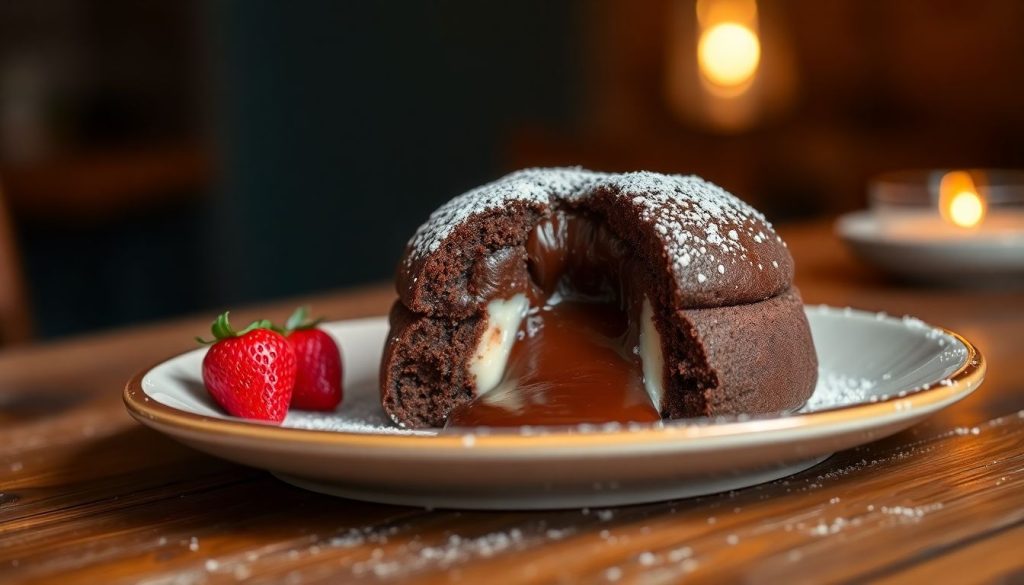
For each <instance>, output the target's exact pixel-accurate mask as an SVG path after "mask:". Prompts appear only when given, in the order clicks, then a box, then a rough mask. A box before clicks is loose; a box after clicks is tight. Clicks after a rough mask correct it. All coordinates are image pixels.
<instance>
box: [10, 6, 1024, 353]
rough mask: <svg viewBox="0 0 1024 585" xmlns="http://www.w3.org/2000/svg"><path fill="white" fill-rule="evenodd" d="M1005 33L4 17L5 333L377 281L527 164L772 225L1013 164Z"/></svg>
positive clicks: (817, 22) (1023, 76)
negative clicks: (428, 222)
mask: <svg viewBox="0 0 1024 585" xmlns="http://www.w3.org/2000/svg"><path fill="white" fill-rule="evenodd" d="M733 21H735V23H738V24H740V25H742V27H741V28H742V30H739V29H737V28H736V27H733V28H732V29H729V30H726V29H721V30H720V31H718V32H723V33H731V36H730V34H723V35H722V36H720V37H718V38H717V41H718V44H715V43H713V42H711V40H708V39H710V36H708V35H709V31H711V30H712V28H713V27H714V26H716V24H722V23H723V22H733ZM1022 25H1024V2H1019V1H1017V0H974V1H971V2H965V1H963V0H892V1H881V0H879V1H874V0H867V1H865V0H833V1H830V2H820V1H817V0H786V1H784V2H781V1H779V0H762V1H761V2H758V3H756V4H755V2H754V0H701V1H700V2H696V0H655V1H649V2H629V1H627V0H603V1H594V2H590V1H587V2H584V1H582V0H580V1H576V2H545V1H540V0H536V1H521V2H515V3H492V2H477V1H471V0H459V1H433V2H426V1H409V2H402V3H397V4H396V3H372V2H352V3H345V2H327V1H324V2H288V3H285V2H270V1H266V2H263V1H255V0H251V1H242V0H233V1H231V0H222V1H215V2H214V1H211V2H200V1H198V0H191V1H174V2H136V1H127V0H33V1H31V2H28V1H13V0H4V1H2V2H0V189H2V190H0V193H2V195H0V281H2V283H3V284H2V285H0V320H2V322H0V331H2V332H3V335H4V341H6V342H17V341H22V340H25V339H28V338H30V337H35V338H47V337H53V336H60V335H67V334H73V333H79V332H82V331H86V330H91V329H97V328H106V327H112V326H117V325H121V324H126V323H132V322H139V321H143V320H149V319H156V318H161V317H166V316H170V315H175V314H180V313H184V312H195V311H208V312H210V313H211V314H212V313H213V311H215V310H220V309H222V308H224V307H228V306H236V305H240V304H243V303H249V302H254V301H259V300H265V299H271V298H277V297H282V296H287V295H294V294H300V293H309V292H314V291H320V290H326V289H334V288H339V287H344V286H350V285H356V284H360V283H370V282H380V281H385V280H388V279H390V277H391V275H392V272H393V268H394V265H395V262H396V260H397V258H398V255H399V254H400V252H401V248H402V246H403V244H404V242H405V240H406V239H407V238H408V237H409V235H410V234H411V232H412V230H414V229H415V227H416V226H417V225H419V223H421V222H422V221H423V220H424V219H425V218H426V216H427V215H428V214H429V212H430V211H431V210H432V209H433V208H434V207H436V206H437V205H438V204H439V203H441V202H442V201H444V200H446V199H448V198H450V197H452V196H454V195H456V194H458V193H460V192H462V191H464V190H466V189H468V188H470V187H472V186H474V185H477V184H479V183H481V182H484V181H487V180H489V179H493V178H496V177H497V176H499V175H500V174H503V173H504V172H507V171H509V170H512V169H515V168H519V167H524V166H534V165H567V164H581V165H584V166H588V167H592V168H597V169H602V170H633V169H639V168H645V169H651V170H657V171H665V172H686V173H697V174H700V175H703V176H705V177H707V178H709V179H711V180H713V181H715V182H718V183H720V184H722V185H723V186H725V187H727V188H728V189H730V190H732V191H733V192H735V193H737V194H738V195H740V196H741V197H743V198H744V199H747V200H748V201H750V202H751V203H753V204H755V205H756V206H758V207H760V208H761V209H762V210H763V211H765V212H766V213H767V214H768V215H769V216H770V217H771V218H772V219H773V220H775V221H789V220H798V219H801V218H806V217H812V216H826V215H832V214H835V213H837V212H840V211H844V210H848V209H854V208H857V207H861V206H863V205H864V189H865V184H866V181H867V179H868V178H869V177H870V176H872V175H874V174H876V173H879V172H883V171H886V170H892V169H899V168H907V167H953V166H957V167H966V166H989V167H1022V166H1024V102H1022V99H1021V95H1024V35H1022V34H1021V30H1022ZM737 30H739V32H737ZM744 31H746V32H744ZM751 33H752V36H751ZM751 38H753V39H754V40H753V43H754V49H753V50H751V49H750V47H751V45H750V43H751ZM702 39H704V40H707V43H708V44H707V45H706V46H705V45H700V46H699V42H700V41H701V40H702ZM702 51H703V52H702ZM744 51H746V53H744Z"/></svg>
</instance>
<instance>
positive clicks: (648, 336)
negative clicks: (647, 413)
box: [640, 297, 665, 411]
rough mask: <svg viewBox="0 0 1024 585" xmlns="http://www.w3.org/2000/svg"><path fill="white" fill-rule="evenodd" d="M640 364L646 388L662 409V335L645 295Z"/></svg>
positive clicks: (641, 317)
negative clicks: (659, 332)
mask: <svg viewBox="0 0 1024 585" xmlns="http://www.w3.org/2000/svg"><path fill="white" fill-rule="evenodd" d="M640 365H641V366H642V368H643V373H644V389H646V390H647V395H648V396H650V397H651V402H653V403H654V408H656V409H658V411H661V398H662V396H664V394H665V387H664V381H665V357H664V356H663V355H662V353H661V335H659V334H658V329H657V328H656V327H655V326H654V310H653V309H651V302H650V301H649V300H647V297H644V306H643V308H642V309H641V310H640Z"/></svg>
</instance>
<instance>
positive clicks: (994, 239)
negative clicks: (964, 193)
mask: <svg viewBox="0 0 1024 585" xmlns="http://www.w3.org/2000/svg"><path fill="white" fill-rule="evenodd" d="M902 215H907V216H909V217H908V218H906V219H905V220H904V221H902V222H901V223H902V225H903V227H905V228H911V229H909V230H893V229H890V223H891V222H888V221H886V219H885V218H881V217H880V214H879V213H877V212H874V211H857V212H853V213H848V214H845V215H843V216H841V217H840V218H839V220H838V221H837V222H836V226H835V229H836V233H837V234H838V235H839V237H840V238H841V239H842V240H843V241H844V242H845V243H846V244H847V245H848V246H849V247H850V249H851V250H853V252H854V253H855V254H857V255H858V256H859V257H860V258H861V259H863V260H864V261H866V262H868V263H870V264H873V265H875V266H877V267H878V268H880V269H882V270H884V271H885V272H888V273H890V274H893V275H896V276H901V277H904V278H908V279H911V280H918V281H926V282H945V283H951V284H986V283H995V284H999V283H1003V282H1009V281H1024V231H1020V230H1016V231H1014V230H1009V229H1007V230H1000V231H992V232H986V233H974V232H971V231H966V230H964V231H960V232H957V231H954V230H952V229H950V230H944V231H942V232H941V233H934V234H929V232H928V230H926V229H913V228H914V227H915V226H914V225H913V221H914V220H915V219H917V218H916V217H915V215H914V214H912V213H909V214H908V213H903V214H900V213H898V212H892V213H889V214H888V216H902ZM1021 217H1024V215H1022V216H1021ZM1016 223H1020V224H1021V225H1024V222H1021V221H1019V220H1018V221H1016ZM940 236H941V237H940Z"/></svg>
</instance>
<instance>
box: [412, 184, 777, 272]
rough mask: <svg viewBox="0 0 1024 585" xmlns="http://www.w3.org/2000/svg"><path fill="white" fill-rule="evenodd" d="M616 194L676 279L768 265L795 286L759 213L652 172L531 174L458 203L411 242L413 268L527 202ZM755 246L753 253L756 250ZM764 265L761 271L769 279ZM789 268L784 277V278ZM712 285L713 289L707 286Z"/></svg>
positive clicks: (711, 188) (704, 187)
mask: <svg viewBox="0 0 1024 585" xmlns="http://www.w3.org/2000/svg"><path fill="white" fill-rule="evenodd" d="M601 193H610V194H612V195H613V196H615V197H618V198H619V199H620V200H621V201H624V202H628V203H630V204H631V205H632V207H633V208H634V209H635V212H636V214H637V216H638V218H639V219H640V220H641V221H643V222H645V223H647V224H650V225H651V226H652V227H653V232H654V234H655V235H656V237H657V238H658V239H659V240H660V241H661V244H662V245H663V246H664V248H665V251H666V254H667V256H668V258H669V259H670V261H671V265H672V270H673V272H674V273H675V276H676V278H677V279H680V280H681V281H685V282H689V283H691V284H692V283H694V282H696V283H698V284H700V285H705V286H708V287H711V286H713V285H714V284H716V283H715V282H714V281H716V280H724V279H729V278H735V276H734V275H731V274H730V275H728V276H726V274H727V273H728V272H729V269H728V268H729V266H731V265H741V267H742V268H743V269H745V270H754V266H755V261H756V259H758V258H765V257H766V256H767V258H765V261H769V262H771V266H772V268H773V269H775V270H776V271H778V272H779V273H780V274H779V275H778V276H777V278H776V280H779V281H780V283H781V284H782V285H783V286H782V287H779V288H780V290H781V288H783V287H784V286H785V285H788V279H789V274H788V272H787V273H785V274H783V272H785V270H788V266H786V267H783V266H782V265H780V263H779V262H778V261H776V260H770V257H771V256H777V255H779V254H780V252H779V249H780V242H781V238H779V237H778V235H776V234H775V232H774V231H773V229H772V226H771V224H770V223H769V222H768V221H767V220H766V219H765V217H764V215H762V214H761V213H759V212H758V211H757V210H755V209H754V208H753V207H751V206H749V205H747V204H746V203H744V202H743V201H742V200H740V199H738V198H737V197H735V196H733V195H732V194H730V193H728V192H727V191H725V190H724V189H722V188H721V187H719V186H718V185H715V184H713V183H709V182H708V181H705V180H704V179H701V178H700V177H696V176H692V175H691V176H682V175H663V174H659V173H652V172H648V171H641V172H634V173H623V174H607V173H596V172H592V171H587V170H584V169H581V168H579V167H575V168H550V169H526V170H522V171H517V172H515V173H512V174H510V175H506V176H505V177H502V178H501V179H498V180H497V181H494V182H493V183H488V184H486V185H483V186H481V187H477V188H476V189H473V190H471V191H469V192H467V193H464V194H462V195H459V196H458V197H456V198H454V199H452V200H451V201H449V202H447V203H445V204H444V205H442V206H441V207H440V208H438V209H437V210H436V211H435V212H434V213H433V214H431V216H430V218H429V219H428V220H427V222H426V223H424V224H423V225H422V226H420V228H419V229H418V230H417V231H416V233H415V234H414V235H413V237H412V239H411V240H410V242H409V245H410V254H409V255H408V256H407V261H408V262H412V261H415V260H417V259H420V258H422V257H424V256H426V255H428V254H431V253H433V252H436V251H437V250H438V249H439V248H440V247H441V245H442V243H443V242H444V240H445V238H447V237H448V236H449V235H451V234H452V232H453V231H454V230H455V228H456V227H457V226H458V225H460V224H461V223H462V222H464V221H465V220H466V219H467V218H469V217H471V216H473V215H476V214H480V213H484V212H487V211H491V210H494V209H500V208H503V207H506V206H507V205H508V204H509V203H510V202H513V201H523V202H527V203H533V204H535V205H537V206H547V205H553V204H556V203H558V202H560V201H579V200H582V199H585V198H588V197H593V196H595V195H598V194H601ZM750 246H754V248H756V249H754V250H752V249H750ZM764 268H765V265H764V263H760V264H759V268H758V270H760V271H764ZM784 268H785V270H784ZM705 283H707V284H705Z"/></svg>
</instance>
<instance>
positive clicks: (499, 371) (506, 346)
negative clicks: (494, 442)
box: [469, 294, 530, 396]
mask: <svg viewBox="0 0 1024 585" xmlns="http://www.w3.org/2000/svg"><path fill="white" fill-rule="evenodd" d="M529 308H530V303H529V301H528V300H527V299H526V295H524V294H517V295H515V296H513V297H512V298H510V299H495V300H493V301H491V302H490V303H488V304H487V329H486V330H485V331H484V334H483V336H482V337H481V338H480V343H479V344H478V345H477V348H476V351H475V352H474V353H473V357H472V359H470V361H469V373H470V374H472V375H473V377H474V378H476V393H477V396H482V395H484V394H486V393H487V392H490V391H491V390H493V389H494V388H495V386H497V385H498V384H499V383H500V382H501V378H502V376H504V375H505V366H506V365H507V363H508V356H509V354H510V353H511V352H512V344H513V343H515V341H516V334H517V333H518V332H519V324H520V323H522V321H523V317H525V316H526V312H527V311H528V310H529Z"/></svg>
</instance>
